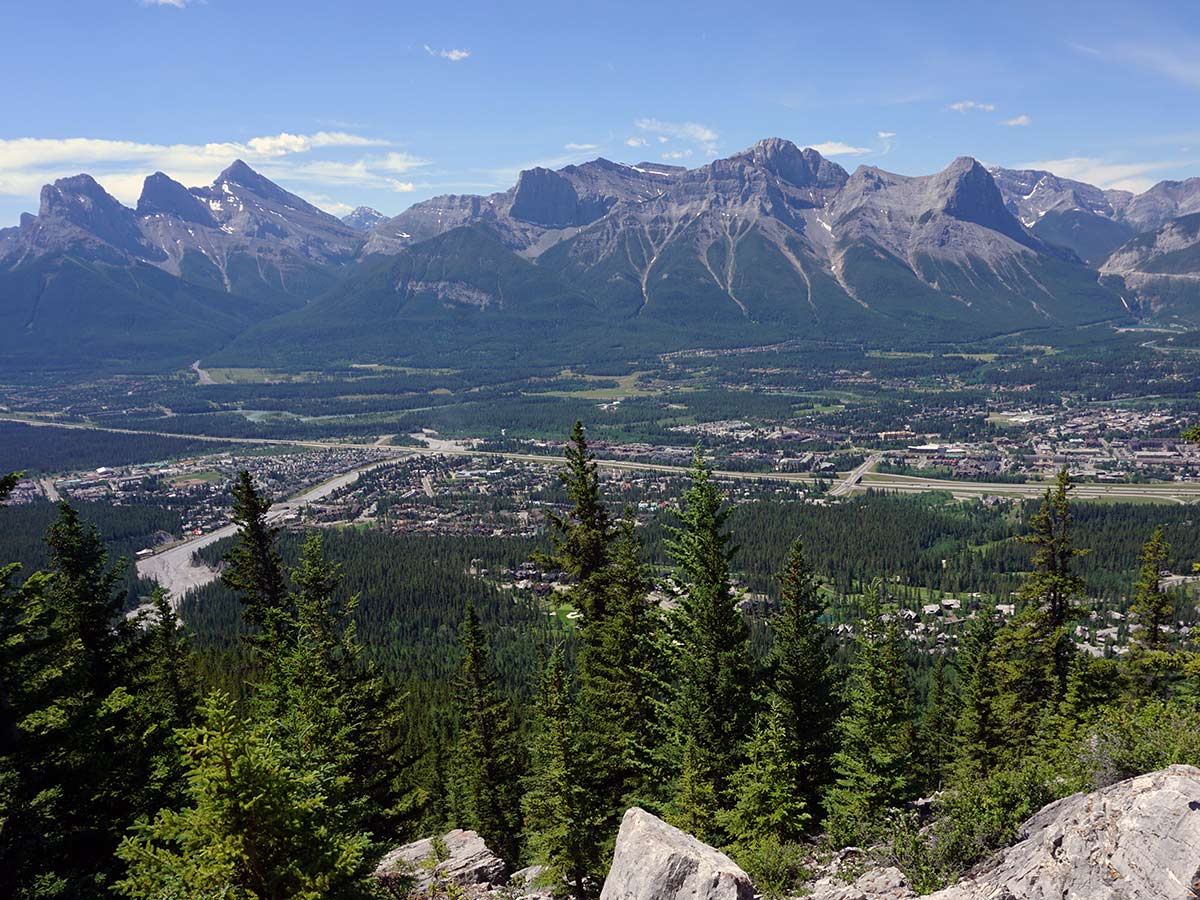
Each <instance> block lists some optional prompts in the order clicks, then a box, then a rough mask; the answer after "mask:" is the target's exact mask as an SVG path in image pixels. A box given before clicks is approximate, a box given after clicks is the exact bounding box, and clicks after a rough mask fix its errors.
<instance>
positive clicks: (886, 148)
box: [878, 131, 896, 156]
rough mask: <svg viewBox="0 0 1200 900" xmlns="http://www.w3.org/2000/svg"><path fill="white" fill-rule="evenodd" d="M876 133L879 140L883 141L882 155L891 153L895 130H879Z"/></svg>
mask: <svg viewBox="0 0 1200 900" xmlns="http://www.w3.org/2000/svg"><path fill="white" fill-rule="evenodd" d="M878 135H879V140H880V141H882V142H883V151H882V153H883V155H885V156H886V155H887V154H888V153H891V152H892V141H893V140H894V139H895V137H896V132H894V131H880V132H878Z"/></svg>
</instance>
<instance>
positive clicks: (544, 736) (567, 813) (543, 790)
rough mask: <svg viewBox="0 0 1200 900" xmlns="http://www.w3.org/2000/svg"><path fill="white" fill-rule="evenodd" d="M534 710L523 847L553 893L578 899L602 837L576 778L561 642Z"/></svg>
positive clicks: (594, 872) (599, 855) (590, 890)
mask: <svg viewBox="0 0 1200 900" xmlns="http://www.w3.org/2000/svg"><path fill="white" fill-rule="evenodd" d="M535 715H536V723H535V727H534V729H533V735H532V740H531V742H530V745H529V748H530V754H529V776H528V778H527V780H526V786H525V796H524V798H523V800H522V807H523V809H524V811H525V822H526V829H527V834H528V843H527V848H528V850H529V852H530V854H531V855H532V857H533V858H534V859H536V860H539V861H541V862H543V863H544V865H545V866H546V871H547V873H548V875H549V877H550V879H551V881H552V883H553V885H554V892H555V893H570V894H571V895H572V896H574V897H575V898H576V900H584V898H588V897H592V896H594V895H595V893H596V889H597V888H598V887H599V884H600V881H601V880H602V879H603V875H604V872H603V865H604V857H603V851H602V849H601V848H602V846H603V841H602V840H600V837H601V836H600V834H598V833H597V830H598V828H597V826H598V825H599V824H600V823H598V822H596V821H595V820H594V819H592V818H591V817H590V816H589V814H588V810H589V809H594V808H595V807H596V806H597V804H596V802H595V798H593V797H590V796H589V795H588V788H587V786H586V785H583V784H580V782H579V779H578V774H579V767H578V763H577V761H576V759H575V745H576V735H575V734H574V729H573V727H572V723H571V703H570V689H569V687H568V684H567V675H566V664H565V661H564V658H563V651H562V648H561V647H559V648H556V649H555V651H554V653H553V654H551V656H550V661H549V662H548V663H547V665H546V671H545V673H544V674H543V676H542V685H541V693H540V696H539V698H538V706H537V708H536V710H535Z"/></svg>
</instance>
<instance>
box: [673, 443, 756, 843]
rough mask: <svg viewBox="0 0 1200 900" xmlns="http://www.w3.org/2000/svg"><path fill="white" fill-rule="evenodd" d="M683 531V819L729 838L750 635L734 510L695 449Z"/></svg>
mask: <svg viewBox="0 0 1200 900" xmlns="http://www.w3.org/2000/svg"><path fill="white" fill-rule="evenodd" d="M679 517H680V522H681V524H680V526H679V527H673V528H671V540H670V541H669V543H668V550H669V552H670V554H671V560H672V565H673V575H672V581H671V587H672V589H673V592H674V593H675V596H676V597H677V599H678V607H677V608H676V609H675V610H674V611H673V614H672V617H671V629H672V639H673V642H674V645H675V654H676V659H675V665H674V671H675V673H676V696H675V704H674V707H675V708H674V723H675V733H676V746H677V748H678V758H679V760H680V784H681V788H680V790H679V792H678V794H679V796H677V798H676V802H675V805H676V808H677V815H678V814H682V815H683V816H686V818H687V820H689V821H690V822H691V823H692V824H693V827H694V828H696V829H698V831H699V836H700V837H701V838H703V839H707V840H709V841H713V840H720V839H722V838H723V837H724V835H723V833H722V830H721V828H720V825H719V823H718V821H717V812H718V810H720V809H724V808H728V807H729V806H730V805H732V802H733V796H732V791H731V790H730V786H729V779H730V778H731V777H732V775H733V773H734V772H735V771H737V769H738V767H739V766H740V765H741V762H742V752H743V749H744V741H745V739H746V736H747V732H748V730H749V725H750V721H751V716H752V713H753V698H752V696H751V659H750V641H749V629H748V627H747V625H746V622H745V619H743V617H742V614H741V611H740V610H739V609H738V607H737V603H736V598H735V597H734V594H733V591H732V588H731V585H730V575H729V564H730V560H731V558H732V557H733V554H734V548H733V546H732V544H731V540H730V536H729V533H728V531H727V530H726V521H727V519H728V517H729V510H728V508H727V507H725V505H724V504H723V502H722V498H721V494H720V492H719V491H718V489H717V486H716V484H715V483H714V481H713V479H712V470H711V469H710V468H709V467H708V465H706V464H705V462H704V458H703V456H701V454H700V450H699V448H697V450H696V453H695V457H694V459H693V463H692V469H691V486H690V487H689V488H688V490H687V492H686V494H685V495H684V506H683V509H682V511H681V512H680V514H679Z"/></svg>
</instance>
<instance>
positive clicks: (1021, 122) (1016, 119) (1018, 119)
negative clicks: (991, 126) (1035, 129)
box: [1000, 113, 1033, 128]
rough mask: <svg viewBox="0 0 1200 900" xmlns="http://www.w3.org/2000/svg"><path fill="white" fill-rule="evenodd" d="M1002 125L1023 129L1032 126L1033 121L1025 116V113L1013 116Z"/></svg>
mask: <svg viewBox="0 0 1200 900" xmlns="http://www.w3.org/2000/svg"><path fill="white" fill-rule="evenodd" d="M1000 124H1001V125H1007V126H1008V127H1009V128H1023V127H1025V126H1026V125H1032V124H1033V119H1031V118H1029V116H1027V115H1025V113H1021V115H1019V116H1013V117H1012V118H1011V119H1005V120H1004V121H1002V122H1001V123H1000Z"/></svg>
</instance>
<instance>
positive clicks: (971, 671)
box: [955, 613, 1006, 780]
mask: <svg viewBox="0 0 1200 900" xmlns="http://www.w3.org/2000/svg"><path fill="white" fill-rule="evenodd" d="M996 633H997V623H996V617H995V615H994V614H990V613H988V614H982V615H980V616H978V617H977V618H976V619H975V621H974V622H973V623H972V624H971V626H970V627H969V628H968V629H967V633H966V636H965V638H964V640H963V648H962V651H961V661H960V667H959V670H960V672H961V673H962V680H961V684H962V691H961V700H960V707H959V709H960V712H959V716H958V721H957V723H956V727H955V735H956V743H957V747H956V753H955V768H956V775H957V776H958V777H959V778H961V779H967V780H970V779H973V778H976V777H979V776H985V777H986V776H987V775H990V774H991V773H992V771H993V770H994V769H995V768H996V766H997V764H998V763H999V759H1000V754H1001V751H1002V748H1003V747H1004V745H1005V742H1006V740H1005V735H1004V732H1003V725H1002V723H1001V722H1000V719H999V716H998V713H997V709H996V697H997V684H996V679H997V666H998V660H997V659H996Z"/></svg>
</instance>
